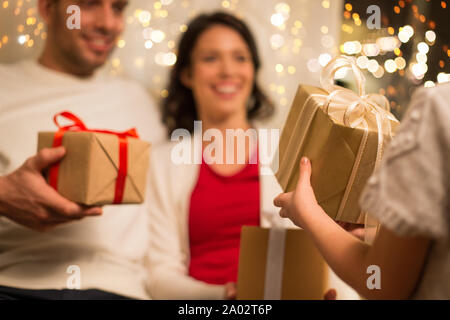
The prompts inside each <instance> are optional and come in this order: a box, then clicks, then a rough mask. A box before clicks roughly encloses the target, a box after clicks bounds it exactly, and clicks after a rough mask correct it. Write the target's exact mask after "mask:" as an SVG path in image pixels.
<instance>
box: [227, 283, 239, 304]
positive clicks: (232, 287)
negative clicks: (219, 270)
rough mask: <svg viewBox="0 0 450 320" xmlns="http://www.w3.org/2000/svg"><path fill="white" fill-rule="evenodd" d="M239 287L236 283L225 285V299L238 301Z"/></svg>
mask: <svg viewBox="0 0 450 320" xmlns="http://www.w3.org/2000/svg"><path fill="white" fill-rule="evenodd" d="M236 295H237V287H236V283H235V282H228V283H227V284H225V299H226V300H236Z"/></svg>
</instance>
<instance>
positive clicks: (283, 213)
mask: <svg viewBox="0 0 450 320" xmlns="http://www.w3.org/2000/svg"><path fill="white" fill-rule="evenodd" d="M280 217H282V218H287V217H288V215H287V210H286V208H281V210H280Z"/></svg>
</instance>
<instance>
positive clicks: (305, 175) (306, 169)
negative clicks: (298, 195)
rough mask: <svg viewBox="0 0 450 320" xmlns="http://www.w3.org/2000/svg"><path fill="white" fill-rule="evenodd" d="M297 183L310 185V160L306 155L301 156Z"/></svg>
mask: <svg viewBox="0 0 450 320" xmlns="http://www.w3.org/2000/svg"><path fill="white" fill-rule="evenodd" d="M298 184H299V185H300V184H303V185H311V161H309V159H308V158H306V157H303V158H302V160H301V161H300V175H299V179H298Z"/></svg>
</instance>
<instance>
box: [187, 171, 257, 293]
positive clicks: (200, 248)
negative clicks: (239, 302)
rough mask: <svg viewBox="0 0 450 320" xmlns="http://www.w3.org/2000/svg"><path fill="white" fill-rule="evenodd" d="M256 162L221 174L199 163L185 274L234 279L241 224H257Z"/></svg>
mask: <svg viewBox="0 0 450 320" xmlns="http://www.w3.org/2000/svg"><path fill="white" fill-rule="evenodd" d="M259 195H260V192H259V175H258V164H247V165H246V166H245V167H244V168H243V169H242V170H241V171H239V172H238V173H236V174H234V175H232V176H222V175H220V174H218V173H216V172H215V171H213V169H211V167H210V166H209V165H208V164H206V163H204V162H203V163H202V164H201V166H200V173H199V177H198V181H197V185H196V186H195V188H194V190H193V192H192V195H191V203H190V208H189V240H190V241H189V246H190V256H191V257H190V258H191V259H190V264H189V275H190V276H191V277H193V278H195V279H198V280H201V281H204V282H207V283H211V284H225V283H227V282H236V281H237V273H238V263H239V245H240V237H241V228H242V226H244V225H259V209H260V202H259Z"/></svg>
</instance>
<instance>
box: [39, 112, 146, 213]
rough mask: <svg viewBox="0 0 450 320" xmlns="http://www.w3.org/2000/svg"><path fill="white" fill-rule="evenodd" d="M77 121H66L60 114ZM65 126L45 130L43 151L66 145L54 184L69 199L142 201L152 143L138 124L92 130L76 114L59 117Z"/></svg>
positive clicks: (51, 178) (82, 201)
mask: <svg viewBox="0 0 450 320" xmlns="http://www.w3.org/2000/svg"><path fill="white" fill-rule="evenodd" d="M60 117H63V118H65V119H66V120H70V121H72V122H73V123H72V124H69V125H66V126H62V125H60V123H59V122H58V118H60ZM54 122H55V124H56V125H57V126H58V128H59V130H58V131H56V132H39V135H38V150H41V149H42V148H49V147H58V146H61V145H62V146H64V147H65V148H66V154H65V156H64V158H63V159H62V160H61V161H60V162H58V163H56V164H54V165H53V166H51V167H50V168H49V170H48V175H47V179H48V182H49V184H50V185H51V186H52V187H53V188H55V189H56V190H57V191H58V192H59V193H60V194H61V195H62V196H64V197H65V198H67V199H69V200H71V201H74V202H77V203H80V204H85V205H105V204H131V203H142V202H144V199H145V188H146V177H147V169H148V161H149V150H150V144H149V143H147V142H145V141H142V140H140V139H139V137H138V135H137V132H136V130H135V129H130V130H127V131H124V132H115V131H109V130H99V129H89V128H87V127H86V125H85V124H84V123H83V121H81V120H80V119H79V118H78V117H77V116H75V115H74V114H72V113H70V112H67V111H64V112H61V113H58V114H56V115H55V116H54Z"/></svg>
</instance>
